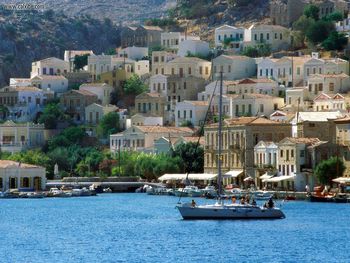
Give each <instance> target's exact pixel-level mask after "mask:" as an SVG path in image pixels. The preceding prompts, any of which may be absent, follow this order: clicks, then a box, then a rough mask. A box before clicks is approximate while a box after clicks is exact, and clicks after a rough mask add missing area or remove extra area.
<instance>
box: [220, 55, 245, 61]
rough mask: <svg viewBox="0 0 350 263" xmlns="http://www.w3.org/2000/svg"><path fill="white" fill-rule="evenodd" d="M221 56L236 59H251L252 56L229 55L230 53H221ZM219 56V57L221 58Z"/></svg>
mask: <svg viewBox="0 0 350 263" xmlns="http://www.w3.org/2000/svg"><path fill="white" fill-rule="evenodd" d="M219 57H224V58H229V59H234V60H247V59H251V58H250V57H246V56H229V55H221V56H219ZM219 57H218V58H219Z"/></svg>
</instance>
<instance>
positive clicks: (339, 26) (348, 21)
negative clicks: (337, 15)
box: [335, 15, 350, 33]
mask: <svg viewBox="0 0 350 263" xmlns="http://www.w3.org/2000/svg"><path fill="white" fill-rule="evenodd" d="M335 29H336V30H337V31H338V32H342V33H348V32H349V31H350V17H349V15H348V17H347V18H344V19H343V20H342V21H338V22H336V23H335Z"/></svg>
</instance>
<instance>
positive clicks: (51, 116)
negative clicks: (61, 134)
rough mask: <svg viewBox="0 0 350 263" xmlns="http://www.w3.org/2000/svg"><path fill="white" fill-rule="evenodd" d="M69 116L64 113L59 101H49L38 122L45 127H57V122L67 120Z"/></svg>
mask: <svg viewBox="0 0 350 263" xmlns="http://www.w3.org/2000/svg"><path fill="white" fill-rule="evenodd" d="M66 120H68V117H67V116H66V115H65V114H64V113H63V111H62V110H61V108H60V106H59V104H58V103H48V104H47V105H46V106H45V109H44V112H43V113H42V114H41V115H40V117H39V119H38V122H39V123H43V124H44V125H45V129H56V127H57V123H58V122H60V121H66Z"/></svg>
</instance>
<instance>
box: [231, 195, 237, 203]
mask: <svg viewBox="0 0 350 263" xmlns="http://www.w3.org/2000/svg"><path fill="white" fill-rule="evenodd" d="M231 200H232V204H235V203H236V197H235V196H232V198H231Z"/></svg>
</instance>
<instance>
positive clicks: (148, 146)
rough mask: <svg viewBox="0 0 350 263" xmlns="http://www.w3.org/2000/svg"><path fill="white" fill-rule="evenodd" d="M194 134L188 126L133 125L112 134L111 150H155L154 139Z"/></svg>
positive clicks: (115, 151)
mask: <svg viewBox="0 0 350 263" xmlns="http://www.w3.org/2000/svg"><path fill="white" fill-rule="evenodd" d="M181 136H193V130H192V129H190V128H187V127H163V126H158V125H156V126H131V127H130V128H128V129H126V130H125V131H123V132H120V133H117V134H112V135H110V150H111V152H112V153H117V152H118V151H119V150H121V151H122V150H134V151H147V152H153V146H154V141H155V140H156V139H159V138H161V137H172V138H174V137H181Z"/></svg>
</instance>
